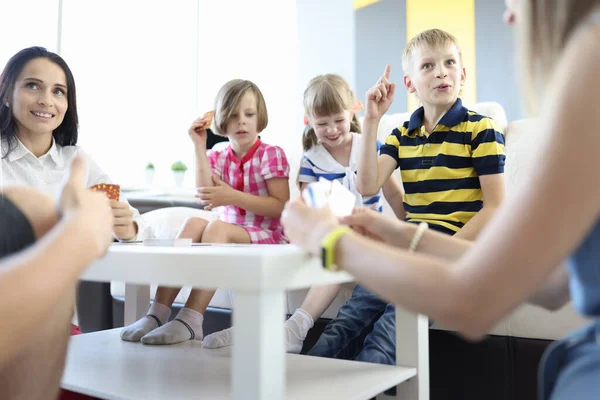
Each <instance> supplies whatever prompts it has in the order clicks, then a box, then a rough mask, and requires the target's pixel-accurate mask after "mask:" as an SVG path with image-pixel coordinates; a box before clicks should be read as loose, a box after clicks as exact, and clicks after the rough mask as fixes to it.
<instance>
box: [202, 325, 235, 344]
mask: <svg viewBox="0 0 600 400" xmlns="http://www.w3.org/2000/svg"><path fill="white" fill-rule="evenodd" d="M231 343H233V326H232V327H231V328H227V329H223V330H222V331H218V332H215V333H211V334H210V335H206V337H205V338H204V340H203V341H202V346H204V347H206V348H207V349H218V348H219V347H225V346H231Z"/></svg>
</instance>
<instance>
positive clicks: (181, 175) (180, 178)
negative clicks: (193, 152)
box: [173, 171, 185, 187]
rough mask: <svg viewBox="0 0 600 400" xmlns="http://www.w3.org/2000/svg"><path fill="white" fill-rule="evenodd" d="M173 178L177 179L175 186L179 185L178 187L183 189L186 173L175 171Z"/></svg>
mask: <svg viewBox="0 0 600 400" xmlns="http://www.w3.org/2000/svg"><path fill="white" fill-rule="evenodd" d="M173 177H174V178H175V185H177V187H182V186H183V178H184V177H185V171H173Z"/></svg>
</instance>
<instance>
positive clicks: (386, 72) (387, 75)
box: [383, 64, 392, 79]
mask: <svg viewBox="0 0 600 400" xmlns="http://www.w3.org/2000/svg"><path fill="white" fill-rule="evenodd" d="M391 69H392V66H391V65H390V64H386V66H385V69H384V70H383V76H384V77H385V78H387V79H390V71H391Z"/></svg>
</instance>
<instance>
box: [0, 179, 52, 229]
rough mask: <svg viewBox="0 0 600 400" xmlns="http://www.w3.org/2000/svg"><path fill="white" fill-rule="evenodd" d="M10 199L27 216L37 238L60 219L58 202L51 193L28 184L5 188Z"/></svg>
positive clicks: (5, 192)
mask: <svg viewBox="0 0 600 400" xmlns="http://www.w3.org/2000/svg"><path fill="white" fill-rule="evenodd" d="M4 197H6V198H7V199H9V200H10V201H11V202H12V203H13V204H14V205H15V206H16V207H17V208H18V209H19V210H20V211H21V212H22V213H23V215H24V216H25V218H27V220H28V221H29V223H30V224H31V227H32V228H33V232H34V234H35V237H36V238H38V239H39V238H40V237H42V236H44V235H45V234H46V233H47V232H48V231H49V230H50V229H52V227H54V225H56V223H57V221H58V216H57V213H56V202H55V201H54V199H53V198H52V196H50V195H49V194H46V193H42V192H40V191H38V190H36V189H33V188H31V187H27V186H18V187H11V188H6V189H4Z"/></svg>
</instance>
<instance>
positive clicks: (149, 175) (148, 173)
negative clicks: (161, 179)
mask: <svg viewBox="0 0 600 400" xmlns="http://www.w3.org/2000/svg"><path fill="white" fill-rule="evenodd" d="M153 180H154V168H146V169H145V170H144V182H145V183H146V186H151V185H152V181H153Z"/></svg>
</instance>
